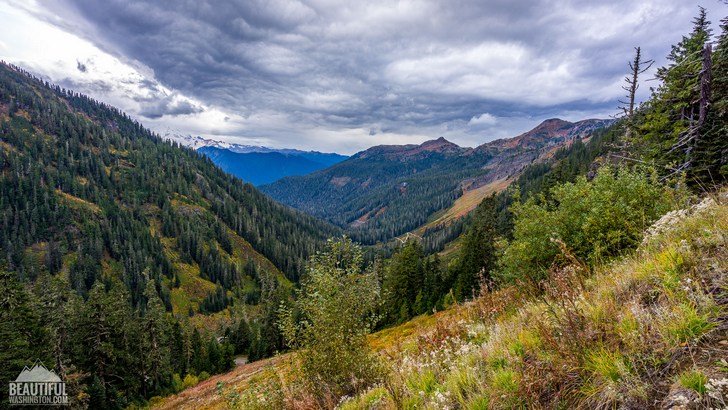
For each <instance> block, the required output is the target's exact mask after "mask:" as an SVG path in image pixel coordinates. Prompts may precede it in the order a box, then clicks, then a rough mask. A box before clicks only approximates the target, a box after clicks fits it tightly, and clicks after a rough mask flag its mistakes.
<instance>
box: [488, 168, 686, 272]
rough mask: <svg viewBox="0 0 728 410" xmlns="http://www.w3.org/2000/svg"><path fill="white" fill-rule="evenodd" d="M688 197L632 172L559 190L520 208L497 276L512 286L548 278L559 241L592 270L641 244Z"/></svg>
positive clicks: (603, 173) (605, 173)
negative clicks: (646, 233) (649, 230)
mask: <svg viewBox="0 0 728 410" xmlns="http://www.w3.org/2000/svg"><path fill="white" fill-rule="evenodd" d="M683 197H684V195H683V194H682V193H681V192H679V191H674V190H672V189H669V188H668V187H666V186H664V185H662V184H660V183H659V182H658V180H657V177H656V176H655V175H653V174H648V173H645V172H641V171H637V170H629V169H626V168H618V169H613V168H609V167H604V168H602V169H600V171H599V173H598V174H597V176H596V177H595V178H594V179H593V180H592V181H588V180H587V179H586V178H584V177H580V178H578V179H577V180H576V182H574V183H565V184H562V185H559V186H556V187H554V188H553V189H552V190H551V191H550V197H549V200H547V199H546V198H545V197H543V196H542V197H541V198H540V200H539V201H538V202H537V201H536V199H534V198H531V199H529V200H528V201H526V202H525V203H523V204H520V203H517V204H514V206H513V213H514V216H515V220H514V231H513V240H512V241H511V242H510V243H508V244H507V246H506V248H505V250H504V252H503V255H502V257H501V260H500V263H499V269H497V272H496V275H495V276H496V277H497V278H498V279H499V280H500V281H502V282H506V283H515V282H518V281H519V280H523V279H526V280H531V281H534V282H538V281H541V280H543V279H545V278H546V271H547V269H548V268H549V267H550V266H551V265H552V264H553V263H554V261H555V260H556V258H557V255H558V254H559V247H558V245H557V243H554V241H553V240H554V239H558V240H560V241H563V243H565V244H566V246H567V247H568V248H569V249H570V250H571V251H572V252H573V253H574V255H575V256H577V257H578V258H580V259H582V260H583V261H585V262H586V263H587V264H588V265H589V266H594V265H597V264H599V263H603V262H605V261H607V260H609V259H611V258H613V257H615V256H618V255H620V254H621V253H622V252H623V251H624V250H626V249H632V248H635V247H636V246H637V245H639V243H640V241H641V238H642V233H643V231H644V230H645V229H646V228H647V227H648V226H649V225H650V224H652V222H654V221H655V220H656V219H658V218H659V217H660V216H661V215H663V214H664V213H666V212H667V211H669V210H670V209H672V208H674V207H676V205H677V204H678V203H680V202H681V200H682V198H683Z"/></svg>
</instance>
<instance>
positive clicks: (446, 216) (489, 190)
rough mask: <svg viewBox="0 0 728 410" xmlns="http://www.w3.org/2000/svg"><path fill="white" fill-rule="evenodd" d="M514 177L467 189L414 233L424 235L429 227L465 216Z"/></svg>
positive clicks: (448, 222) (509, 182)
mask: <svg viewBox="0 0 728 410" xmlns="http://www.w3.org/2000/svg"><path fill="white" fill-rule="evenodd" d="M513 179H514V178H513V177H511V178H503V179H498V180H495V181H493V182H491V183H489V184H486V185H483V186H481V187H478V188H475V189H471V190H468V191H465V192H464V193H463V194H462V195H461V196H460V198H458V199H456V200H455V202H454V203H453V204H452V206H450V208H447V209H445V210H443V211H440V212H438V215H437V217H436V218H435V219H433V220H432V221H430V222H428V223H426V224H425V225H422V226H420V227H419V228H417V229H416V230H414V233H416V234H418V235H422V234H424V232H425V231H426V230H427V229H429V228H434V227H437V226H441V225H449V224H450V223H452V222H453V221H455V220H457V219H460V218H462V217H464V216H465V215H467V214H469V213H470V212H471V211H473V210H474V209H475V208H477V207H478V205H479V204H480V203H481V202H482V201H483V199H485V198H486V197H488V196H489V195H491V194H493V193H497V192H500V191H502V190H504V189H506V188H508V185H510V184H511V182H513Z"/></svg>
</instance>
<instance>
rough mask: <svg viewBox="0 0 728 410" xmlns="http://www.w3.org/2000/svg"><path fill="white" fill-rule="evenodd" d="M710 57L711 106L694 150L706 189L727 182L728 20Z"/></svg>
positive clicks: (727, 19)
mask: <svg viewBox="0 0 728 410" xmlns="http://www.w3.org/2000/svg"><path fill="white" fill-rule="evenodd" d="M720 27H721V34H720V36H719V37H718V45H717V46H716V49H715V52H714V53H713V66H712V68H713V70H712V82H711V92H712V98H711V105H710V111H709V113H708V119H707V122H706V126H705V129H704V134H703V138H702V140H701V141H699V143H698V145H697V146H696V147H695V151H696V155H695V157H696V166H695V168H696V170H695V173H696V176H697V178H698V179H699V180H700V181H702V183H703V184H705V185H712V184H716V183H721V182H724V181H725V180H726V179H728V18H726V19H723V20H722V21H721V26H720Z"/></svg>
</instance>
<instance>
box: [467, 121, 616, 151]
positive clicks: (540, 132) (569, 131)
mask: <svg viewBox="0 0 728 410" xmlns="http://www.w3.org/2000/svg"><path fill="white" fill-rule="evenodd" d="M612 122H614V120H600V119H588V120H582V121H578V122H569V121H566V120H562V119H561V118H549V119H547V120H544V121H543V122H541V123H540V124H538V125H537V126H536V127H535V128H533V129H532V130H530V131H527V132H524V133H523V134H521V135H519V136H517V137H514V138H506V139H499V140H495V141H491V142H487V143H485V144H483V145H481V146H480V147H478V148H479V149H480V150H483V149H487V148H506V149H508V148H516V147H522V148H540V147H543V146H545V145H550V144H560V143H563V142H564V141H566V140H570V139H574V138H581V137H583V136H585V135H587V134H589V133H590V132H591V131H593V130H595V129H597V128H602V127H605V126H608V125H609V124H611V123H612Z"/></svg>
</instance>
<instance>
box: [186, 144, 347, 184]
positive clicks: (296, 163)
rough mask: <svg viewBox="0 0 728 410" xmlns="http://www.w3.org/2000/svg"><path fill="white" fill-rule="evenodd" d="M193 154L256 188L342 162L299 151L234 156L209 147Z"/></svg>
mask: <svg viewBox="0 0 728 410" xmlns="http://www.w3.org/2000/svg"><path fill="white" fill-rule="evenodd" d="M291 151H294V150H291ZM197 152H200V153H202V154H204V155H205V156H207V157H209V158H210V160H212V162H214V163H215V165H217V166H218V167H220V168H222V169H223V170H224V171H225V172H227V173H230V174H233V175H235V176H236V177H238V178H240V179H242V180H243V181H245V182H249V183H251V184H253V185H256V186H257V185H262V184H269V183H271V182H275V181H277V180H279V179H281V178H283V177H287V176H292V175H306V174H310V173H311V172H314V171H318V170H320V169H323V168H326V167H329V166H331V165H333V164H336V163H338V162H340V161H342V160H344V159H346V157H344V156H343V155H337V154H322V153H313V152H310V153H307V152H303V151H296V152H294V153H282V152H279V151H270V152H236V151H235V150H234V148H230V149H223V148H217V147H212V146H207V147H202V148H199V149H198V150H197Z"/></svg>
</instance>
